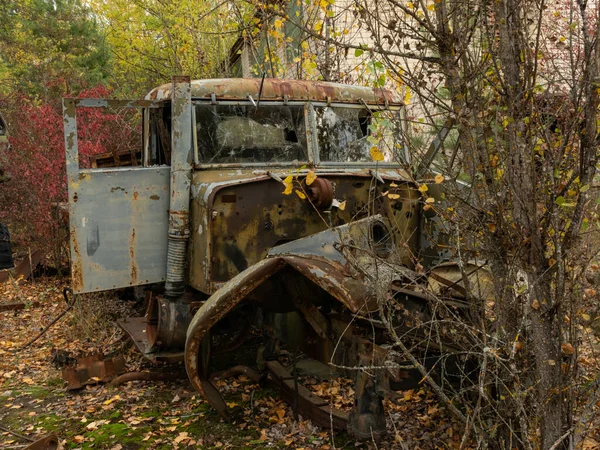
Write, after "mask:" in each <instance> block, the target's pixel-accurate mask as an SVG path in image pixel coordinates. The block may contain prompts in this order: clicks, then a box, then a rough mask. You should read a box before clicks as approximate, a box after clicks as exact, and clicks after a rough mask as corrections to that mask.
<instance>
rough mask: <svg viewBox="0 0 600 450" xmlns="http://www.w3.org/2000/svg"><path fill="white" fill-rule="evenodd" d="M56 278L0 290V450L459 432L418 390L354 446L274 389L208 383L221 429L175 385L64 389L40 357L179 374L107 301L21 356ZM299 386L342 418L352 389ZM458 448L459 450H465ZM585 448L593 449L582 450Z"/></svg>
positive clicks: (118, 303) (389, 406)
mask: <svg viewBox="0 0 600 450" xmlns="http://www.w3.org/2000/svg"><path fill="white" fill-rule="evenodd" d="M65 287H67V284H66V281H65V280H64V279H60V278H39V279H36V280H34V281H28V282H26V283H25V284H23V285H22V286H19V285H18V284H17V283H16V282H15V281H14V280H10V281H8V282H6V283H4V284H0V304H1V303H8V302H22V303H24V304H25V308H24V309H22V310H18V311H3V312H0V448H2V449H20V448H24V447H25V446H26V445H28V444H29V443H30V442H31V441H33V440H37V439H39V438H41V437H43V436H45V435H47V434H49V433H55V434H56V435H57V436H58V438H59V439H60V442H61V445H62V446H63V447H64V448H66V449H79V448H81V449H83V448H98V449H112V450H127V449H132V450H135V449H142V448H161V449H162V448H164V449H167V448H168V449H172V448H181V449H183V448H207V449H238V448H239V449H242V448H244V449H257V448H295V449H302V448H304V449H324V450H327V449H334V448H339V449H342V448H344V449H348V448H364V449H366V448H398V449H403V450H405V449H411V450H412V449H422V450H426V449H437V448H440V449H454V448H459V447H460V441H461V438H462V431H463V430H462V427H461V426H460V425H459V424H458V423H457V422H455V421H454V420H453V419H452V417H451V416H450V415H449V414H448V412H447V411H446V410H445V408H443V407H442V406H441V405H440V404H439V403H438V401H437V400H436V399H435V397H434V396H433V395H432V394H431V393H430V392H429V391H428V390H427V389H426V388H422V389H418V390H411V391H407V392H404V393H401V395H400V396H399V398H398V399H396V400H395V401H393V402H392V401H386V410H387V412H388V437H387V438H386V439H385V440H384V441H383V442H379V443H377V445H376V446H375V444H373V443H357V442H355V441H354V440H353V439H352V438H351V437H350V436H348V435H347V434H346V433H331V431H330V430H327V429H322V428H318V427H316V426H314V425H313V424H312V423H311V422H310V421H309V420H303V419H302V418H300V419H299V420H294V415H293V412H292V409H291V407H290V406H288V405H287V404H286V403H284V402H283V401H282V399H281V398H280V396H279V394H278V392H277V391H276V390H274V389H271V388H267V387H263V386H259V385H258V384H255V383H254V382H252V381H251V380H249V379H248V378H246V377H245V376H243V375H242V376H238V377H237V378H230V379H228V380H224V381H219V383H220V385H219V389H220V390H221V392H222V393H223V394H224V398H225V400H226V402H227V404H228V406H229V407H230V408H232V409H233V421H232V422H230V423H226V422H224V421H223V420H221V419H220V418H219V416H218V415H217V414H216V412H215V411H214V410H213V409H212V408H211V407H210V406H209V405H208V403H207V402H206V401H205V400H204V399H202V398H201V397H200V395H199V394H198V393H197V392H195V391H194V389H193V388H192V386H191V385H190V384H189V382H188V381H187V379H181V380H179V381H173V382H146V381H134V382H130V383H126V384H122V385H120V386H116V387H111V386H110V385H108V384H102V383H98V384H92V385H88V386H86V387H84V388H82V389H80V390H74V391H69V390H67V389H66V382H65V381H64V380H63V378H62V376H61V369H60V368H59V367H57V364H56V363H57V361H56V358H54V361H53V357H52V355H53V354H54V353H56V351H59V352H60V353H63V352H68V353H70V354H71V355H73V356H77V355H89V354H94V353H98V352H102V353H104V354H106V355H112V354H121V355H123V356H124V358H125V360H126V365H127V370H129V371H140V370H152V371H164V372H166V373H174V372H179V371H183V367H181V365H179V366H177V364H175V365H173V364H171V365H166V364H163V365H158V366H157V365H153V364H151V363H150V362H148V361H147V360H145V359H144V358H143V357H142V355H141V354H140V353H138V352H137V351H136V350H135V349H134V347H133V345H132V344H131V343H130V341H128V340H124V339H122V337H123V332H122V331H121V330H120V328H118V327H117V326H116V325H115V323H114V321H115V320H116V319H117V318H119V317H124V316H127V315H132V314H133V315H135V314H138V315H139V314H141V312H140V311H134V310H133V305H134V301H132V300H129V301H128V300H120V299H119V298H118V296H117V294H115V293H113V294H95V295H88V296H78V297H76V299H75V306H74V308H73V309H72V310H71V311H69V312H68V313H67V314H66V315H65V316H64V317H63V318H62V319H61V320H60V321H59V322H57V323H56V325H54V326H53V327H51V328H50V329H49V331H47V332H46V333H44V334H43V335H42V336H41V337H40V338H39V339H38V340H36V341H35V342H34V343H33V344H32V345H30V346H28V347H27V348H22V346H23V344H24V343H26V342H28V341H29V340H30V339H32V338H33V337H34V336H35V335H37V334H38V333H39V332H40V331H41V330H42V329H43V328H44V327H46V326H47V325H48V324H50V322H51V321H52V320H53V319H54V318H55V317H57V316H58V315H59V314H60V313H61V312H62V311H63V310H64V309H65V307H66V304H65V301H64V299H63V294H62V291H63V288H65ZM307 387H308V388H309V389H311V390H312V391H313V392H315V393H316V394H317V395H320V396H322V397H323V398H327V399H329V400H330V401H331V402H332V403H333V404H334V405H335V406H336V407H339V408H342V409H347V410H349V409H350V407H351V406H352V403H353V389H352V383H350V381H349V380H344V379H338V380H335V381H333V382H331V383H329V382H318V381H316V380H312V381H311V382H310V383H308V384H307ZM467 448H468V447H467ZM588 448H594V447H593V446H592V447H588Z"/></svg>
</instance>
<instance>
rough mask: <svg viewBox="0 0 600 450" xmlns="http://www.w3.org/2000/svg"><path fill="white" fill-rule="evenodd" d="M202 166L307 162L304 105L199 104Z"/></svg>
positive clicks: (199, 151) (200, 159)
mask: <svg viewBox="0 0 600 450" xmlns="http://www.w3.org/2000/svg"><path fill="white" fill-rule="evenodd" d="M196 134H197V142H198V159H199V161H200V163H202V164H232V163H238V164H239V163H242V164H243V163H275V162H292V161H299V162H306V161H308V152H307V149H306V129H305V124H304V108H303V107H302V106H259V107H255V106H253V105H197V106H196Z"/></svg>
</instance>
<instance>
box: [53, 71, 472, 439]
mask: <svg viewBox="0 0 600 450" xmlns="http://www.w3.org/2000/svg"><path fill="white" fill-rule="evenodd" d="M63 107H64V126H65V144H66V154H67V175H68V183H69V207H70V236H71V244H70V245H71V258H72V288H73V291H74V292H75V293H87V292H93V291H101V290H108V289H115V288H121V287H128V286H143V285H149V286H152V290H151V291H152V293H153V294H152V295H149V296H148V297H149V304H148V310H147V313H146V315H145V316H144V317H138V318H124V319H122V320H120V322H119V323H120V325H121V326H122V327H123V328H124V329H125V331H127V332H128V333H129V335H130V336H131V338H132V339H133V340H134V342H135V343H136V345H137V346H138V348H139V349H140V350H141V351H142V352H143V353H144V354H145V355H146V356H147V357H148V358H151V359H156V360H167V361H169V360H170V361H176V360H180V361H181V360H183V361H185V366H186V370H187V373H188V376H189V379H190V381H191V383H192V384H193V386H194V387H195V388H196V389H197V390H198V391H199V392H200V393H201V394H202V395H203V396H204V397H205V398H206V399H207V400H208V402H209V403H210V404H211V405H212V406H213V407H214V408H215V409H216V410H217V411H218V413H219V414H220V415H221V416H222V417H224V418H228V417H229V415H230V411H229V408H228V406H227V404H226V402H225V401H224V399H223V397H222V396H221V393H220V392H219V390H218V389H217V387H216V386H217V384H216V383H214V377H213V376H214V374H215V373H217V372H218V373H221V374H223V373H230V374H231V373H245V374H246V375H248V376H249V377H250V378H252V379H255V380H258V379H260V378H261V377H263V376H264V374H270V377H271V379H272V380H273V381H274V382H275V383H276V384H277V385H278V386H279V388H280V389H281V392H282V395H283V396H284V398H285V399H286V400H287V401H289V402H291V403H293V404H294V407H295V408H296V410H297V411H298V412H299V413H300V414H302V415H303V416H304V417H309V418H311V419H312V420H313V421H315V422H316V423H318V424H320V425H322V426H324V427H333V428H335V429H347V430H348V431H349V432H350V433H351V434H352V435H354V436H356V437H357V438H358V439H372V438H378V437H380V436H382V435H383V434H384V433H385V429H386V424H385V414H384V410H383V403H382V398H383V397H384V396H385V395H387V394H388V393H391V395H393V392H394V391H398V390H403V389H410V388H413V387H415V386H417V385H418V383H419V381H420V380H421V379H422V378H423V376H422V374H421V373H420V372H419V370H417V367H418V366H417V365H411V364H408V363H407V362H406V360H405V359H406V358H403V357H402V355H401V352H400V353H398V352H397V347H396V346H394V342H396V341H395V340H397V339H398V338H399V337H400V338H402V339H406V342H407V344H406V345H407V346H412V345H413V344H409V342H415V341H418V340H419V339H422V334H419V330H420V327H422V326H423V324H426V323H427V320H428V319H429V318H431V316H432V312H431V311H432V308H431V302H432V301H433V300H432V299H433V298H439V296H440V295H441V294H444V291H445V293H446V294H447V295H451V296H452V297H453V298H452V302H453V305H454V307H455V308H458V309H460V308H466V309H468V308H467V306H466V301H465V298H464V296H461V288H460V273H461V272H460V270H458V268H457V267H456V265H455V264H452V263H451V262H446V263H442V264H438V265H433V264H429V265H427V264H425V266H424V268H421V267H419V268H418V269H419V270H418V271H417V270H416V266H417V264H418V262H419V261H422V259H423V258H424V257H425V256H424V252H425V251H426V250H427V249H426V248H425V247H426V245H424V244H423V242H424V239H423V236H422V235H423V231H422V230H423V227H424V224H423V223H424V220H423V214H424V212H423V206H424V204H425V202H424V199H423V197H422V194H421V192H419V190H418V189H417V185H416V184H415V183H414V181H412V178H411V177H410V176H409V174H408V173H407V172H406V171H405V170H404V169H403V168H402V166H401V164H400V163H399V161H406V154H404V151H405V150H404V146H403V145H402V142H401V140H400V138H399V136H400V133H397V132H395V130H394V126H395V125H394V124H395V123H397V120H396V119H397V118H398V117H397V116H398V114H399V113H400V111H401V109H402V103H401V102H400V101H399V100H398V99H397V98H396V97H395V96H394V95H392V93H391V92H389V91H386V90H383V89H371V88H365V87H356V86H346V85H341V84H335V83H326V82H308V81H291V80H276V79H262V80H261V79H219V80H199V81H190V80H189V78H188V77H174V78H173V80H172V83H171V84H166V85H163V86H160V87H158V88H156V89H154V90H153V91H151V92H150V93H149V94H148V95H147V96H146V98H145V99H144V100H139V101H120V100H103V99H72V98H67V99H64V102H63ZM84 107H89V108H138V109H140V110H141V113H142V117H143V120H142V128H143V145H142V147H143V148H142V149H141V150H140V153H139V157H138V156H135V155H134V156H132V159H133V161H132V162H133V164H130V165H129V166H128V167H102V168H92V169H83V168H80V164H79V154H78V146H77V122H76V111H77V109H78V108H84ZM384 143H385V146H384V145H383V144H384ZM376 144H377V145H379V147H380V150H379V154H380V157H377V158H376V159H378V161H374V160H373V158H372V156H371V154H370V152H371V151H373V149H372V147H374V146H376ZM384 147H385V148H384ZM382 158H383V159H382ZM290 193H291V194H290ZM288 194H289V195H288ZM157 286H158V288H157ZM392 335H393V336H392ZM419 336H421V338H419ZM411 348H412V347H411ZM428 348H429V350H424V351H422V352H421V353H419V354H418V356H417V357H418V359H419V363H420V364H422V366H421V370H422V369H423V368H426V369H427V370H430V369H431V368H432V367H434V366H435V365H436V364H437V363H436V362H437V361H439V358H440V357H439V354H440V352H439V351H440V350H441V348H440V347H439V345H438V346H437V347H436V344H435V343H431V345H428ZM436 349H437V350H436ZM290 355H293V356H292V357H290ZM303 358H304V359H303ZM290 360H291V361H292V363H290ZM304 360H307V361H313V362H314V361H317V363H315V364H313V366H311V365H310V364H305V365H304V366H305V367H308V369H306V370H308V371H309V370H310V367H317V370H320V371H321V372H323V370H322V369H323V367H325V369H327V370H329V372H330V373H331V374H334V373H335V374H345V375H346V376H349V377H353V378H354V381H355V395H356V398H355V403H354V408H353V409H352V411H351V412H350V413H349V414H346V413H345V412H344V411H340V410H338V409H336V408H334V407H333V406H331V405H330V404H329V402H328V401H325V400H322V399H321V398H319V397H317V396H315V395H313V394H312V393H311V392H310V391H309V390H308V389H306V388H305V387H303V386H302V385H301V384H299V383H298V379H297V373H298V372H297V370H296V368H297V366H301V365H302V364H301V362H302V361H304ZM318 362H320V363H318ZM413 362H414V361H413ZM319 364H320V366H319ZM290 366H292V367H291V368H290ZM367 366H368V367H370V368H371V369H370V370H369V371H363V370H356V369H357V368H360V367H367ZM223 369H229V370H226V371H225V372H223Z"/></svg>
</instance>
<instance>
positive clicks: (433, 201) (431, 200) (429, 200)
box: [425, 197, 435, 204]
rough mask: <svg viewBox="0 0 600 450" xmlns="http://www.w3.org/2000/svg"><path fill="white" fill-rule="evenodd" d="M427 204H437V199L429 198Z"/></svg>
mask: <svg viewBox="0 0 600 450" xmlns="http://www.w3.org/2000/svg"><path fill="white" fill-rule="evenodd" d="M425 203H429V204H431V203H435V198H433V197H427V200H425Z"/></svg>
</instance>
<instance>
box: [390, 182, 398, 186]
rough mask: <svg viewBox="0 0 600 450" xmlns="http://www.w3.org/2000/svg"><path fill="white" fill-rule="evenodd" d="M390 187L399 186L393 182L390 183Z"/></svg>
mask: <svg viewBox="0 0 600 450" xmlns="http://www.w3.org/2000/svg"><path fill="white" fill-rule="evenodd" d="M390 187H398V185H397V184H396V183H394V182H393V181H392V182H391V183H390Z"/></svg>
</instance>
